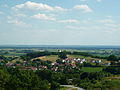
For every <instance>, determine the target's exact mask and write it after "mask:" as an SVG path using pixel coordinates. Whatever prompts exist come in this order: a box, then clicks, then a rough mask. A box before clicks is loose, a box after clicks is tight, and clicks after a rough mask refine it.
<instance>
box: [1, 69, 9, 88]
mask: <svg viewBox="0 0 120 90" xmlns="http://www.w3.org/2000/svg"><path fill="white" fill-rule="evenodd" d="M8 79H9V74H8V73H7V72H5V70H2V69H0V89H3V88H4V87H5V84H6V83H7V81H8Z"/></svg>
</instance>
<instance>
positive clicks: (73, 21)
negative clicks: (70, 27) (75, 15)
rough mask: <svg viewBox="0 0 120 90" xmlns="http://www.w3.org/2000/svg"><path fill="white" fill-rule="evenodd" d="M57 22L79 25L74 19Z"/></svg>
mask: <svg viewBox="0 0 120 90" xmlns="http://www.w3.org/2000/svg"><path fill="white" fill-rule="evenodd" d="M58 22H61V23H79V21H78V20H75V19H68V20H59V21H58Z"/></svg>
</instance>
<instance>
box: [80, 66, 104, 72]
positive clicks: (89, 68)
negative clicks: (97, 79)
mask: <svg viewBox="0 0 120 90" xmlns="http://www.w3.org/2000/svg"><path fill="white" fill-rule="evenodd" d="M102 69H103V67H82V71H84V72H100V71H102Z"/></svg>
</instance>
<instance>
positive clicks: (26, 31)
mask: <svg viewBox="0 0 120 90" xmlns="http://www.w3.org/2000/svg"><path fill="white" fill-rule="evenodd" d="M0 45H120V0H0Z"/></svg>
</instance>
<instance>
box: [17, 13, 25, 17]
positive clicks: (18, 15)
mask: <svg viewBox="0 0 120 90" xmlns="http://www.w3.org/2000/svg"><path fill="white" fill-rule="evenodd" d="M15 16H17V17H26V15H25V14H20V13H19V14H16V15H15Z"/></svg>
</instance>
